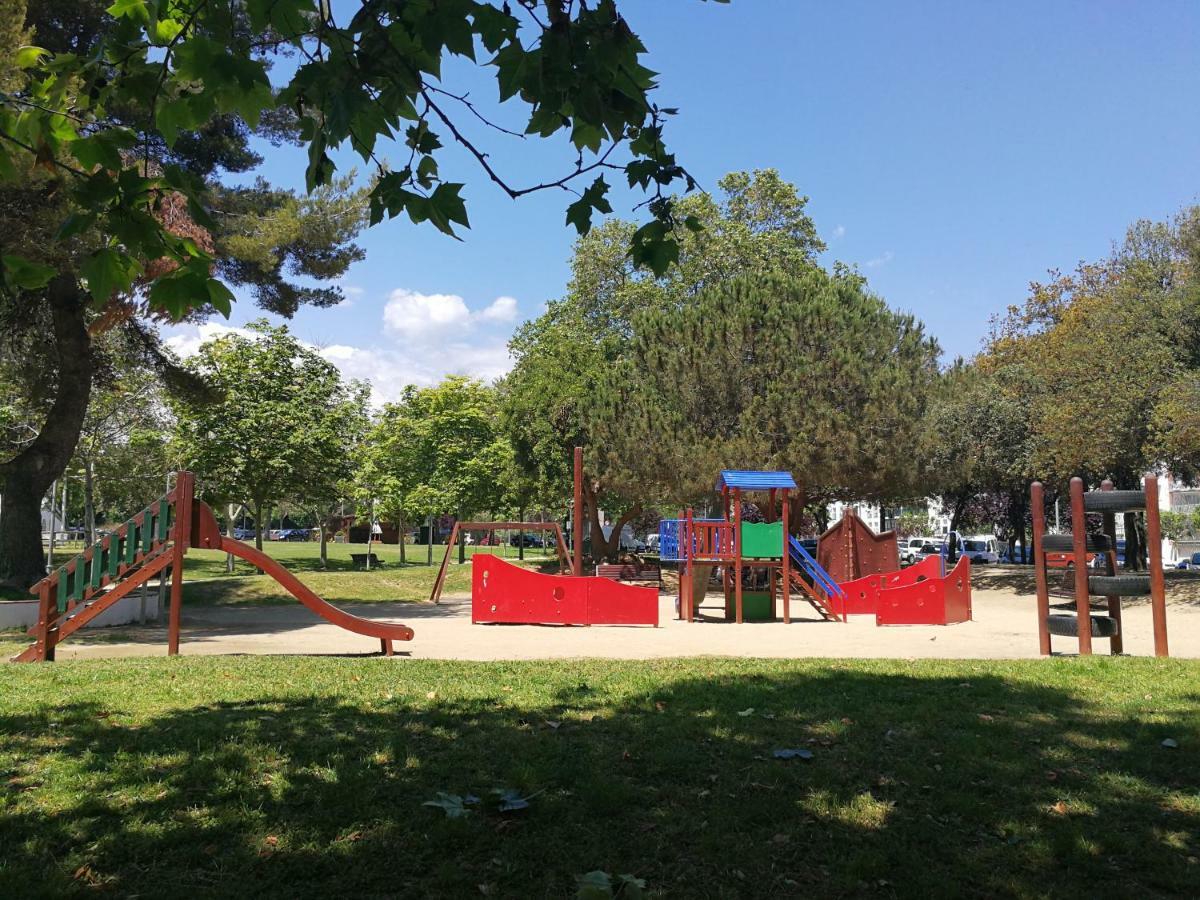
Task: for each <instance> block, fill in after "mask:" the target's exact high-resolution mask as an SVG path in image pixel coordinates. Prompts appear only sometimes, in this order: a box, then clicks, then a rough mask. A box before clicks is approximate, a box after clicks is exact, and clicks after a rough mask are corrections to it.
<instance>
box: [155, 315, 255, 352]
mask: <svg viewBox="0 0 1200 900" xmlns="http://www.w3.org/2000/svg"><path fill="white" fill-rule="evenodd" d="M227 334H240V335H241V336H242V337H247V338H251V339H253V338H254V332H252V331H247V330H246V329H245V328H234V327H232V326H229V325H222V324H221V323H219V322H205V323H204V324H203V325H178V326H174V327H172V328H169V329H167V338H166V340H165V341H163V343H164V344H166V345H167V347H169V348H170V349H171V350H173V351H175V354H176V355H177V356H180V357H182V358H184V359H187V358H188V357H189V356H195V355H196V354H197V353H199V352H200V345H201V344H207V343H208V342H209V341H212V340H216V339H217V338H219V337H224V336H225V335H227Z"/></svg>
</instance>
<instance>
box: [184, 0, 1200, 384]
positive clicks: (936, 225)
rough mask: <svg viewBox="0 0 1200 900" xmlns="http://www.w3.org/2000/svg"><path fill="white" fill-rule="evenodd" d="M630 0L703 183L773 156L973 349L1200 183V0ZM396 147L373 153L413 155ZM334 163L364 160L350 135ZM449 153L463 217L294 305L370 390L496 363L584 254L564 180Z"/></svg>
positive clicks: (530, 150) (564, 163)
mask: <svg viewBox="0 0 1200 900" xmlns="http://www.w3.org/2000/svg"><path fill="white" fill-rule="evenodd" d="M354 5H355V4H353V3H352V2H351V0H342V2H340V4H335V8H336V7H338V6H340V7H341V8H343V9H345V8H349V7H351V6H354ZM620 6H621V9H622V10H623V11H624V14H625V15H626V17H627V19H628V20H629V22H630V24H631V26H632V27H633V29H634V30H635V31H636V32H637V33H638V34H639V35H640V36H641V37H642V40H643V42H644V43H645V44H646V46H647V48H648V51H649V53H648V55H647V57H646V58H645V61H646V64H647V65H649V66H650V67H651V68H653V69H655V70H656V71H658V72H659V73H660V76H659V84H660V87H659V89H658V91H657V96H656V98H655V100H656V102H657V103H658V104H659V105H660V106H673V107H678V108H679V115H678V116H677V117H676V118H675V119H673V120H671V121H670V122H669V125H668V128H667V132H666V139H667V142H668V145H669V146H670V148H671V149H672V150H673V151H674V152H675V153H676V155H677V156H678V158H679V161H680V162H681V163H682V164H683V165H685V166H686V167H687V168H688V170H689V171H690V172H692V173H693V175H695V176H696V177H697V179H698V180H699V182H700V183H701V185H702V186H705V187H710V188H711V187H715V184H716V181H717V180H718V179H719V178H720V177H721V175H723V174H725V173H726V172H730V171H735V170H743V169H744V170H751V169H758V168H768V167H773V168H776V169H778V170H779V171H780V172H781V174H782V175H783V177H784V178H785V179H787V180H788V181H791V182H792V183H794V184H795V185H796V186H797V187H798V189H799V190H800V192H801V193H802V194H805V195H807V196H808V197H809V198H810V203H809V207H808V209H809V213H810V214H811V215H812V217H813V219H814V220H815V222H816V224H817V229H818V232H819V234H820V235H821V236H822V238H823V239H824V240H825V241H826V243H827V244H828V248H829V249H828V251H827V253H826V254H825V257H824V259H823V262H824V263H825V264H827V265H832V263H833V262H834V261H842V262H845V263H848V264H851V265H854V266H857V267H858V269H859V270H860V271H861V272H862V273H863V274H864V275H865V276H866V277H867V279H868V282H869V284H870V287H871V289H872V290H873V291H874V292H876V293H877V294H879V295H880V296H882V297H883V298H884V299H885V300H886V301H887V302H888V303H889V304H890V305H891V306H892V307H894V308H896V309H900V310H904V311H907V312H912V313H914V314H915V315H917V316H918V317H919V318H920V319H921V320H923V321H924V322H925V324H926V327H927V329H928V331H929V332H930V333H932V334H933V335H934V336H935V337H937V339H938V340H939V342H940V344H941V346H942V348H943V352H944V359H945V360H946V361H949V360H950V359H952V358H953V357H954V356H957V355H970V354H972V353H974V352H976V351H977V350H978V349H979V345H980V340H981V338H982V337H983V336H984V334H985V333H986V331H987V328H988V320H989V317H990V316H992V315H993V314H996V313H1002V312H1003V311H1004V309H1005V308H1006V307H1007V306H1008V305H1010V304H1014V303H1020V302H1021V301H1022V300H1023V298H1024V297H1025V295H1026V291H1027V287H1028V285H1029V283H1030V282H1031V281H1033V280H1039V279H1041V278H1043V277H1044V276H1045V274H1046V272H1047V271H1048V270H1050V269H1062V270H1069V269H1071V268H1073V267H1074V266H1075V265H1076V264H1077V263H1078V262H1080V261H1081V260H1095V259H1098V258H1101V257H1103V256H1104V255H1105V254H1106V253H1107V252H1108V251H1109V249H1110V247H1111V245H1112V243H1113V242H1114V241H1115V240H1119V239H1120V238H1121V237H1122V236H1123V234H1124V232H1125V229H1126V228H1127V227H1128V226H1129V225H1130V224H1131V223H1133V222H1135V221H1136V220H1138V219H1143V218H1148V219H1165V218H1168V217H1170V216H1172V215H1173V214H1174V213H1175V212H1177V211H1178V210H1179V209H1180V208H1181V207H1183V206H1185V205H1188V204H1192V203H1195V202H1197V189H1198V182H1197V174H1198V166H1200V118H1198V117H1197V116H1196V115H1195V112H1194V103H1195V98H1196V97H1197V96H1200V4H1198V3H1195V2H1190V0H1141V2H1137V3H1132V2H1127V0H1122V2H1107V0H1087V2H1066V0H1058V2H1045V0H1042V2H1008V3H1003V4H999V3H984V2H975V0H957V2H933V0H920V2H909V3H907V4H903V3H899V2H889V3H885V2H853V0H851V2H840V3H837V4H828V3H817V2H810V0H733V2H731V3H729V4H728V5H726V4H720V3H705V2H700V0H622V2H621V4H620ZM276 74H277V75H279V74H283V70H282V69H280V70H277V72H276ZM443 77H444V79H445V87H447V89H452V90H455V91H460V92H461V91H464V90H466V91H469V92H470V96H471V99H472V100H474V101H476V102H478V103H480V104H481V105H482V106H483V107H484V108H485V109H488V110H489V114H493V106H494V116H495V118H497V119H499V120H500V121H501V122H503V123H504V124H506V125H509V126H511V127H516V128H517V130H521V129H522V128H523V125H524V120H523V116H522V108H521V107H518V106H516V105H514V104H512V103H510V104H506V105H502V106H495V105H494V100H495V96H496V87H495V83H494V80H490V73H489V72H482V73H481V72H478V71H472V70H470V68H469V67H466V66H463V65H450V66H448V67H447V69H446V71H445V72H444V73H443ZM489 104H492V106H489ZM476 136H478V137H481V138H482V139H485V140H487V141H488V142H489V144H490V146H489V149H490V150H491V151H492V161H493V162H494V163H495V164H496V166H497V168H498V169H499V170H501V171H503V172H504V173H505V174H506V177H509V178H511V181H512V182H514V183H518V184H524V183H533V182H536V181H541V180H543V178H544V176H545V174H546V173H547V172H557V173H559V174H561V173H563V172H565V171H566V170H567V169H568V168H569V165H570V162H571V159H572V156H571V154H570V153H569V151H568V148H567V146H566V138H565V136H559V137H557V138H554V139H551V141H550V142H545V143H543V142H539V141H537V140H536V139H532V138H531V139H529V140H526V141H519V140H516V139H511V138H506V137H503V136H500V135H487V134H486V133H482V134H477V135H476ZM446 142H447V143H448V142H449V139H448V136H447V141H446ZM389 149H390V152H388V151H389ZM403 149H404V148H402V147H400V146H395V147H392V148H387V147H384V148H383V150H384V154H383V155H384V156H385V157H386V156H391V157H392V158H393V159H396V160H401V159H406V158H407V154H406V153H402V152H401V151H402V150H403ZM261 150H262V152H264V153H265V154H266V155H267V158H266V160H265V161H264V163H263V165H262V167H261V170H260V174H262V175H264V176H265V177H267V178H268V179H269V180H271V181H272V182H274V183H276V184H279V185H282V186H288V187H296V188H300V189H303V173H304V162H305V157H304V153H303V151H301V150H296V149H292V148H279V149H276V148H270V147H263V148H261ZM336 161H337V162H338V165H339V169H341V170H343V171H344V170H348V169H350V168H353V167H354V166H356V165H357V166H358V169H359V171H360V174H361V173H363V172H364V169H363V166H362V164H361V162H359V161H358V160H357V158H356V157H353V156H352V155H351V154H349V153H348V152H345V153H341V154H339V155H338V156H337V157H336ZM398 167H399V166H398ZM441 172H442V176H443V177H445V178H447V180H452V181H464V182H466V185H467V186H466V188H465V189H464V190H463V195H464V197H465V198H466V200H467V205H468V212H469V214H470V218H471V226H472V227H471V229H470V230H469V231H466V232H464V233H463V240H462V241H455V240H453V239H451V238H448V237H446V236H444V235H442V234H440V233H438V232H436V231H435V230H434V229H433V228H432V227H430V226H428V225H423V226H414V225H412V224H411V223H410V222H409V221H408V219H407V218H406V217H402V218H398V219H395V220H391V221H385V222H384V223H382V224H380V225H378V226H375V227H374V228H372V229H370V230H369V231H367V232H365V233H364V234H363V236H362V238H361V239H360V241H359V243H360V244H361V246H362V247H363V248H364V249H365V250H366V252H367V257H366V259H365V260H364V261H362V262H360V263H357V264H355V265H354V266H353V267H352V268H351V270H350V271H349V273H348V274H347V275H346V277H345V278H344V279H343V280H342V287H343V289H344V290H345V293H346V297H347V300H346V302H345V303H343V304H341V305H340V306H338V307H334V308H331V309H324V310H316V309H306V310H302V311H301V312H300V313H298V314H297V315H296V316H295V318H294V319H293V320H292V321H291V323H290V327H291V328H292V329H293V331H294V332H295V333H296V334H297V336H298V337H300V338H301V339H303V340H305V341H307V342H310V343H312V344H313V345H315V346H317V347H319V348H320V349H321V352H322V353H323V354H324V355H325V356H326V358H328V359H329V360H330V361H332V362H334V363H335V364H336V365H338V366H339V368H341V369H342V371H343V372H345V373H346V374H347V375H348V376H351V377H356V378H365V379H367V380H369V381H370V382H371V384H372V386H373V389H374V398H375V402H377V403H380V402H385V401H387V400H390V399H394V398H395V397H396V396H398V394H399V392H400V391H401V390H402V389H403V387H404V386H405V385H406V384H408V383H415V384H419V385H428V384H432V383H436V382H437V381H438V380H440V379H441V378H442V377H444V376H445V375H446V374H459V373H461V374H468V375H474V376H479V377H482V378H487V379H490V378H495V377H498V376H500V375H502V374H504V372H505V371H507V369H508V368H509V366H510V365H511V360H510V358H509V355H508V352H507V347H506V344H507V341H508V338H509V337H510V336H511V334H512V331H513V329H514V328H515V327H517V326H518V325H519V324H520V322H522V321H524V320H526V319H528V318H532V317H536V316H537V315H538V314H539V313H540V312H541V310H542V309H543V308H544V306H545V303H546V302H547V301H549V300H552V299H554V298H557V297H560V296H562V295H563V293H564V290H565V286H566V283H567V279H568V277H569V259H570V254H571V248H572V244H573V241H574V230H573V229H572V228H570V227H569V226H567V225H566V224H565V221H564V214H565V209H566V205H567V203H569V202H570V201H571V199H573V198H571V197H570V196H568V195H567V194H564V193H561V192H546V193H542V194H535V195H531V196H529V197H526V198H522V199H521V200H517V201H513V200H510V199H509V198H508V197H507V196H506V195H505V194H503V193H502V192H501V191H500V189H499V188H497V187H495V186H493V185H492V184H491V183H490V182H488V181H487V179H486V178H485V177H483V175H482V173H481V171H480V170H479V169H478V168H477V166H476V165H475V164H474V162H473V161H472V160H470V159H469V158H467V157H466V155H465V154H464V153H462V152H461V151H457V150H455V149H453V148H450V149H449V150H448V152H447V153H446V154H445V155H444V156H443V157H442V160H441ZM616 174H617V175H618V177H619V173H616ZM243 177H246V178H248V177H250V176H243ZM609 180H610V182H611V181H612V180H613V179H611V178H610V179H609ZM611 199H613V201H614V207H615V211H616V214H618V215H622V216H625V217H635V216H636V215H637V213H634V212H633V211H632V207H633V205H634V203H636V202H637V200H638V199H640V198H639V197H638V196H636V195H634V194H631V193H625V192H624V191H622V190H614V191H613V194H612V195H611ZM262 315H263V314H262V313H261V311H259V310H257V309H256V308H255V307H254V305H253V302H252V301H251V300H249V299H248V298H243V300H242V302H239V303H237V304H236V305H235V310H234V313H233V315H232V317H231V318H230V320H229V321H227V322H226V321H225V320H220V319H217V320H214V321H212V322H210V323H209V324H207V325H203V326H199V327H197V326H181V327H177V328H171V329H168V330H167V332H166V334H167V337H168V339H169V343H170V344H171V345H172V346H173V347H175V349H177V350H178V351H180V352H181V353H184V354H186V353H189V352H194V350H195V348H196V347H197V346H199V343H200V342H201V341H202V340H203V339H205V338H207V337H210V336H212V335H214V334H217V333H219V332H220V331H221V330H222V329H225V328H237V327H240V326H242V325H244V324H245V323H246V322H248V321H250V320H252V319H254V318H257V317H260V316H262Z"/></svg>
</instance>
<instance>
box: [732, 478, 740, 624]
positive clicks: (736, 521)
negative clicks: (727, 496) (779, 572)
mask: <svg viewBox="0 0 1200 900" xmlns="http://www.w3.org/2000/svg"><path fill="white" fill-rule="evenodd" d="M733 605H734V613H735V616H734V617H735V619H736V620H737V623H738V624H739V625H741V624H742V489H741V488H734V489H733Z"/></svg>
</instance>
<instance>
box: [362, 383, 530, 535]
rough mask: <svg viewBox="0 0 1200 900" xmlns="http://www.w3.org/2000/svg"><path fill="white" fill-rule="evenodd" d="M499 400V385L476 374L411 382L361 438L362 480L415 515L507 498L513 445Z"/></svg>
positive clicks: (489, 505)
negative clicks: (426, 384) (423, 384)
mask: <svg viewBox="0 0 1200 900" xmlns="http://www.w3.org/2000/svg"><path fill="white" fill-rule="evenodd" d="M496 405H497V404H496V391H495V389H494V388H491V387H489V386H487V385H485V384H484V383H483V382H481V381H478V380H475V379H470V378H463V377H459V376H452V377H449V378H447V379H446V380H445V381H443V382H442V383H441V384H439V385H436V386H434V387H430V388H417V387H413V386H409V387H408V388H406V389H405V391H404V394H403V396H402V397H401V399H400V401H399V402H397V403H389V404H387V405H385V406H384V408H383V410H382V411H381V412H380V413H379V415H378V417H377V418H376V420H375V423H374V425H373V427H372V429H371V431H370V434H369V435H368V438H367V440H366V441H365V442H364V447H363V454H362V456H363V462H362V469H361V472H360V476H359V478H360V482H365V483H366V484H367V485H368V487H369V492H370V494H371V495H372V496H374V497H376V498H378V499H379V500H381V501H382V503H383V507H384V508H385V509H387V510H389V511H392V512H393V513H394V514H395V515H397V516H398V517H399V518H401V519H402V520H403V519H407V520H408V521H410V522H411V521H419V520H421V519H423V518H425V517H426V516H431V515H444V514H446V513H453V514H455V515H456V516H458V517H459V518H462V517H464V516H468V515H470V514H472V513H475V512H479V511H485V510H494V509H499V508H502V507H505V506H507V505H508V504H509V503H510V501H511V494H510V490H511V487H512V478H511V474H512V472H513V462H512V450H511V447H510V445H509V443H508V441H507V439H506V438H505V436H504V435H503V434H502V433H501V432H500V430H499V422H498V419H497V415H496Z"/></svg>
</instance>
